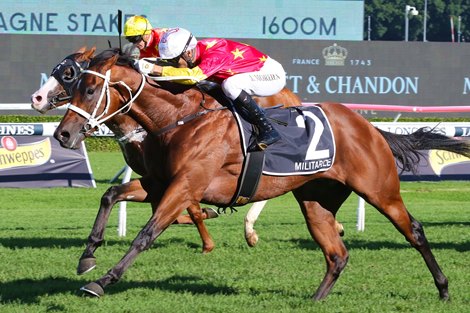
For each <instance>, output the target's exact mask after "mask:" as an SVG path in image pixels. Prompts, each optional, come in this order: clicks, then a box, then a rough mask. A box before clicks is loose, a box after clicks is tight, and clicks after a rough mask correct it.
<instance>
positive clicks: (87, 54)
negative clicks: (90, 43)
mask: <svg viewBox="0 0 470 313" xmlns="http://www.w3.org/2000/svg"><path fill="white" fill-rule="evenodd" d="M95 51H96V47H91V49H90V50H88V51H87V52H86V53H85V54H86V57H87V58H89V59H91V58H93V55H94V54H95Z"/></svg>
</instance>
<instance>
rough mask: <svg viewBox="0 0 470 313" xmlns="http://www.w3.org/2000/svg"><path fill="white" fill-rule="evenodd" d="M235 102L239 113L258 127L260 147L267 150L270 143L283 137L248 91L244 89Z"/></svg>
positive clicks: (258, 143)
mask: <svg viewBox="0 0 470 313" xmlns="http://www.w3.org/2000/svg"><path fill="white" fill-rule="evenodd" d="M233 102H234V104H235V106H236V108H237V110H238V113H240V115H241V116H242V117H243V118H244V119H246V120H247V121H248V122H249V123H251V124H253V125H255V126H256V127H257V128H258V130H259V134H258V136H257V137H256V144H257V146H258V149H260V150H265V149H266V148H267V147H268V146H269V145H271V144H273V143H275V142H276V141H278V140H280V139H281V135H279V133H278V132H277V130H275V129H274V128H273V126H272V125H271V123H270V122H269V121H268V120H267V119H266V115H265V113H264V110H263V109H262V108H260V107H259V106H258V104H257V103H256V101H255V100H253V98H252V97H251V96H250V95H249V94H248V93H247V92H245V91H244V90H242V92H241V93H240V95H239V96H238V97H237V98H236V99H235V100H234V101H233Z"/></svg>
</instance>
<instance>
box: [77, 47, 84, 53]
mask: <svg viewBox="0 0 470 313" xmlns="http://www.w3.org/2000/svg"><path fill="white" fill-rule="evenodd" d="M85 51H86V46H83V47H81V48H80V49H78V50H77V53H84V52H85Z"/></svg>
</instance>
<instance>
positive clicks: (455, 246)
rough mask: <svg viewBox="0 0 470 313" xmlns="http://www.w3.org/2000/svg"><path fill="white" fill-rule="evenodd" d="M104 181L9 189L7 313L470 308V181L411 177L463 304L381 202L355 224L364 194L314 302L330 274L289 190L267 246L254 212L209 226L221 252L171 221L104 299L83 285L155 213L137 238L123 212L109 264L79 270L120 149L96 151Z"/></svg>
mask: <svg viewBox="0 0 470 313" xmlns="http://www.w3.org/2000/svg"><path fill="white" fill-rule="evenodd" d="M90 159H91V164H92V167H93V170H94V174H95V178H96V179H97V183H98V188H96V189H80V188H73V189H71V188H51V189H0V199H2V201H1V202H0V216H1V218H0V312H2V313H3V312H224V313H225V312H361V313H362V312H459V313H461V312H469V311H470V309H469V308H470V284H469V283H468V282H469V281H470V271H469V266H470V227H469V226H470V203H469V200H470V182H441V183H403V184H402V191H403V192H402V194H403V197H404V200H405V203H406V204H407V205H408V208H409V211H410V212H411V213H412V214H413V216H414V217H415V218H417V219H418V220H419V221H421V222H422V223H423V225H424V227H425V231H426V235H427V237H428V240H429V241H430V243H431V246H432V247H433V251H434V253H435V256H436V258H437V260H438V262H439V263H440V265H441V268H442V269H443V271H444V273H445V274H446V275H447V276H448V278H449V281H450V284H449V285H450V294H451V297H452V301H451V302H450V303H442V302H440V301H439V300H438V295H437V289H436V288H435V286H434V283H433V281H432V278H431V275H430V273H429V272H428V270H427V268H426V266H425V265H424V262H423V260H422V259H421V257H420V256H419V254H418V253H417V252H416V251H415V250H414V249H412V248H411V247H409V245H408V244H407V242H406V241H405V240H404V238H403V237H402V236H401V235H400V234H399V233H398V232H397V231H396V230H395V229H394V228H393V226H392V225H391V224H390V223H389V222H388V221H387V220H386V219H385V218H384V217H383V216H382V215H380V214H379V213H377V212H376V211H375V209H373V208H371V207H369V206H368V207H366V230H365V232H363V233H359V232H357V231H356V230H355V224H356V212H355V211H356V206H357V197H356V196H352V197H350V199H348V201H347V202H346V203H345V204H344V206H343V208H342V209H341V210H340V212H339V214H338V219H339V220H340V221H341V222H343V224H344V226H345V229H346V235H345V237H344V241H345V244H346V246H347V247H348V249H349V252H350V261H349V264H348V266H347V267H346V270H345V272H344V273H343V274H342V276H341V277H340V279H339V280H338V282H337V284H336V286H335V287H334V289H333V291H332V293H331V294H330V295H329V297H328V298H327V299H326V300H324V301H321V302H317V303H314V302H312V301H310V297H311V295H312V294H313V292H314V291H315V289H316V288H317V286H318V284H319V283H320V281H321V279H322V277H323V275H324V270H325V264H324V260H323V255H322V253H321V251H320V250H319V248H318V246H317V245H316V244H315V243H314V242H313V241H312V239H311V238H310V236H309V234H308V232H307V229H306V227H305V224H304V221H303V218H302V215H301V213H300V210H299V209H298V208H297V206H296V204H295V202H294V200H293V198H292V197H291V196H290V195H286V196H283V197H280V198H277V199H274V200H271V201H269V202H268V206H267V208H266V209H265V211H263V213H262V214H261V217H260V219H259V221H258V223H257V225H256V229H257V231H258V233H259V235H260V242H259V244H258V246H257V247H255V248H249V247H248V246H247V245H246V243H245V241H244V238H243V217H244V214H245V213H246V211H247V208H241V209H240V210H239V212H238V213H236V214H233V215H231V216H222V217H220V218H218V219H214V220H209V221H207V225H208V228H209V231H210V232H211V234H212V236H213V238H214V240H215V243H216V248H215V250H214V251H213V252H212V253H210V254H209V255H201V253H200V250H201V243H200V239H199V237H198V234H197V231H196V229H195V227H193V226H187V225H179V226H172V227H170V228H169V229H168V230H167V231H166V232H165V233H163V234H162V235H161V236H160V237H159V238H158V239H157V241H156V242H155V243H154V245H153V248H152V249H150V250H149V251H147V252H145V253H143V254H141V255H140V256H139V258H138V259H137V260H136V262H135V264H134V265H133V266H132V267H131V268H130V269H129V270H128V271H127V272H126V274H125V275H124V277H123V279H122V280H121V281H120V282H119V283H118V284H116V285H114V286H110V287H109V288H107V290H106V296H105V297H104V298H102V299H91V298H86V297H82V296H81V295H80V293H79V292H78V289H79V288H80V287H81V286H82V285H84V284H86V283H88V282H89V281H92V280H95V279H97V278H99V277H100V276H101V275H103V274H104V273H105V272H106V271H107V270H108V269H109V268H110V267H111V266H113V265H114V264H115V263H116V262H117V261H118V260H119V259H120V258H121V257H122V255H123V254H124V253H125V251H127V249H128V247H129V244H130V242H131V241H132V239H133V237H134V236H135V235H136V234H137V232H138V231H139V230H140V227H141V226H142V225H143V224H144V223H145V222H146V221H147V219H148V217H149V207H148V205H142V204H129V205H128V236H127V237H125V238H119V237H118V236H117V231H116V229H117V211H118V210H117V208H116V209H115V211H113V213H112V215H111V218H110V222H109V225H108V228H107V233H106V235H107V242H106V244H105V245H104V246H102V247H101V248H99V249H98V251H97V253H96V256H97V258H98V267H97V269H95V270H94V271H92V272H90V273H89V274H86V275H85V276H77V275H75V269H76V265H77V261H78V258H79V256H80V254H81V252H82V250H83V247H84V243H85V240H86V237H87V236H88V234H89V231H90V228H91V226H92V223H93V221H94V218H95V216H96V212H97V208H98V204H99V199H100V197H101V194H102V193H103V192H104V191H105V190H106V189H107V188H108V186H109V183H108V180H109V179H110V178H112V177H113V176H114V174H115V173H116V172H117V171H118V170H119V169H120V168H121V167H122V165H123V161H122V157H121V156H120V154H119V153H105V152H99V153H91V154H90Z"/></svg>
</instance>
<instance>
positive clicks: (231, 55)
mask: <svg viewBox="0 0 470 313" xmlns="http://www.w3.org/2000/svg"><path fill="white" fill-rule="evenodd" d="M158 49H159V51H160V57H161V58H162V59H167V60H171V62H172V64H177V66H178V68H177V67H173V66H160V65H156V64H141V63H140V62H142V63H143V61H144V60H141V61H140V62H139V69H140V70H141V72H145V73H147V74H155V75H161V76H184V77H185V78H183V79H182V80H178V82H179V83H183V84H195V83H196V82H198V81H200V80H204V79H207V78H208V79H210V80H212V81H215V82H218V83H220V84H221V85H222V90H223V92H224V94H225V95H226V96H227V97H228V98H230V99H231V100H232V101H233V103H234V105H235V106H236V108H237V109H238V110H237V111H238V113H240V115H242V116H243V117H244V118H245V119H246V120H247V121H248V122H250V123H251V124H253V125H255V126H257V128H258V129H259V134H258V136H257V138H256V143H257V146H258V149H260V150H264V149H266V148H267V147H268V146H269V145H271V144H273V143H275V142H276V141H278V140H279V139H281V136H280V135H279V133H278V132H277V131H276V130H275V129H274V128H273V127H272V125H271V123H270V122H269V121H268V120H267V119H266V116H265V112H264V110H263V109H262V108H260V107H259V106H258V104H257V103H256V102H255V101H254V100H253V98H252V97H251V96H253V95H254V96H262V97H263V96H271V95H273V94H276V93H278V92H279V91H280V90H281V89H282V88H284V86H285V84H286V73H285V71H284V68H283V67H282V65H281V64H280V63H279V62H277V61H275V60H274V59H272V58H270V57H269V56H267V55H266V54H264V53H262V52H260V51H258V50H257V49H255V48H254V47H252V46H249V45H247V44H243V43H239V42H235V41H230V40H226V39H204V40H199V41H197V40H196V38H195V37H194V36H193V35H192V34H191V33H190V32H189V31H188V30H186V29H183V28H170V29H168V30H167V31H166V32H165V34H164V35H163V36H162V39H161V41H160V44H159V48H158ZM146 65H147V66H146ZM143 68H146V69H145V70H144V69H143ZM191 78H194V80H193V79H191Z"/></svg>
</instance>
